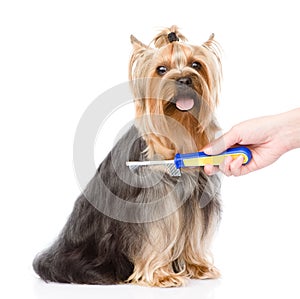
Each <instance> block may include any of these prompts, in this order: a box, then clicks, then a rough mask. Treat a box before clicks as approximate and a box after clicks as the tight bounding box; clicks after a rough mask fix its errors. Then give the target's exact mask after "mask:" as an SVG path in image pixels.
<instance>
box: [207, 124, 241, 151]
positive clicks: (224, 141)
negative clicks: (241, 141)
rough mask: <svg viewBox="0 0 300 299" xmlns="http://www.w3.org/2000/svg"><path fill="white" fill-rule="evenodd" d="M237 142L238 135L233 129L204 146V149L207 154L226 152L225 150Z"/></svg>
mask: <svg viewBox="0 0 300 299" xmlns="http://www.w3.org/2000/svg"><path fill="white" fill-rule="evenodd" d="M236 143H238V137H237V135H236V134H235V133H234V132H233V130H232V129H231V130H230V131H228V132H227V133H225V134H224V135H223V136H221V137H219V138H217V139H216V140H214V141H213V142H211V143H210V144H208V145H206V146H205V147H204V148H203V151H204V153H205V154H207V155H217V154H220V153H222V152H224V151H225V150H227V149H228V148H229V147H231V146H233V145H235V144H236Z"/></svg>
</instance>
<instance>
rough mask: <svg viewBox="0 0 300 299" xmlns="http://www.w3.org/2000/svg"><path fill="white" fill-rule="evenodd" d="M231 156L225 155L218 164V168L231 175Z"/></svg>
mask: <svg viewBox="0 0 300 299" xmlns="http://www.w3.org/2000/svg"><path fill="white" fill-rule="evenodd" d="M232 160H233V158H232V157H231V156H228V157H226V158H225V159H224V160H223V162H222V163H221V164H220V166H219V168H220V170H221V171H222V172H223V173H224V174H225V175H226V176H231V175H232V173H231V170H230V163H231V162H232Z"/></svg>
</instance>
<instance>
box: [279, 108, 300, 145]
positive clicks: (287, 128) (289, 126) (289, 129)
mask: <svg viewBox="0 0 300 299" xmlns="http://www.w3.org/2000/svg"><path fill="white" fill-rule="evenodd" d="M278 117H279V119H280V120H281V121H279V122H278V125H279V128H278V129H279V132H280V133H281V135H282V142H283V144H284V146H285V149H286V151H290V150H293V149H295V148H300V108H297V109H294V110H291V111H288V112H285V113H282V114H280V115H278Z"/></svg>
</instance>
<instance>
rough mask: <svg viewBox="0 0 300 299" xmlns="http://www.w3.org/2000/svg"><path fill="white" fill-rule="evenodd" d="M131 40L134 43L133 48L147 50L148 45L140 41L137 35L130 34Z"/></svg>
mask: <svg viewBox="0 0 300 299" xmlns="http://www.w3.org/2000/svg"><path fill="white" fill-rule="evenodd" d="M130 41H131V43H132V46H133V49H134V50H138V51H139V50H146V49H147V48H148V47H147V46H146V45H145V44H143V43H142V42H140V41H139V40H138V39H137V38H136V37H135V36H133V35H130Z"/></svg>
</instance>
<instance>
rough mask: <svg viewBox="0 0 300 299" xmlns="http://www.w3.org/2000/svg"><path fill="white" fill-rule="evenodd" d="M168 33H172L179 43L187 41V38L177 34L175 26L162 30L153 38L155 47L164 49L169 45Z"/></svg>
mask: <svg viewBox="0 0 300 299" xmlns="http://www.w3.org/2000/svg"><path fill="white" fill-rule="evenodd" d="M170 33H174V34H175V35H176V36H177V37H178V39H179V41H182V42H186V41H187V38H186V37H185V36H184V35H183V34H181V33H180V32H179V30H178V27H177V26H176V25H173V26H171V27H170V28H165V29H163V30H162V31H161V32H160V33H158V34H157V35H156V36H155V37H154V39H153V43H154V45H155V47H156V48H161V47H164V46H166V45H167V44H169V43H170V40H169V34H170Z"/></svg>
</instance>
